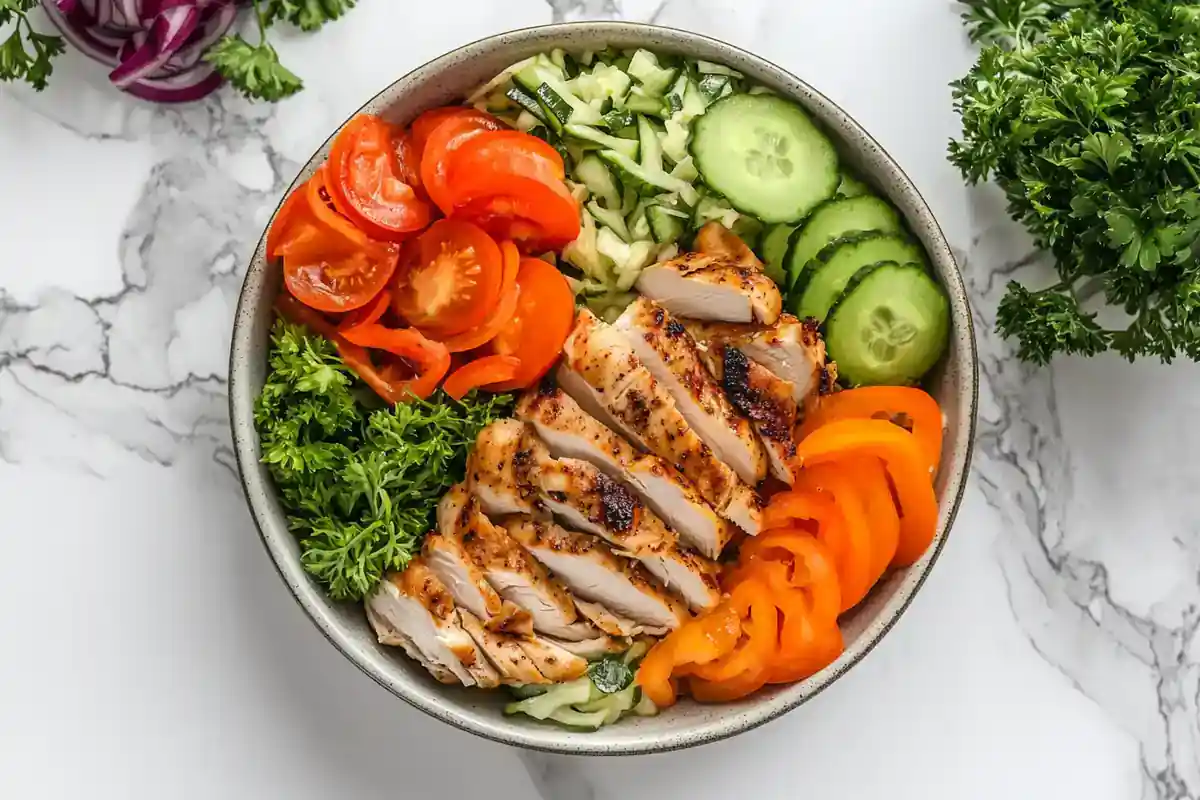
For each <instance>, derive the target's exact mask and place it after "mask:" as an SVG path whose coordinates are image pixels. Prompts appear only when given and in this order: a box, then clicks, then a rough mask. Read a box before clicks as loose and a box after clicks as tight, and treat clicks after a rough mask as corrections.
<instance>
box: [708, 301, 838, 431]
mask: <svg viewBox="0 0 1200 800" xmlns="http://www.w3.org/2000/svg"><path fill="white" fill-rule="evenodd" d="M687 328H688V331H689V332H690V333H691V334H692V336H693V337H695V338H696V340H697V341H699V342H702V343H704V342H707V343H709V344H717V343H724V344H730V345H733V346H734V347H736V348H738V349H739V350H741V351H742V352H743V353H745V354H746V356H747V357H748V358H749V359H750V360H751V361H754V362H756V363H758V364H761V365H762V366H764V367H766V368H767V369H768V370H769V371H770V372H771V373H773V374H774V375H775V376H776V377H778V378H781V379H782V380H785V381H787V382H788V383H790V384H792V397H793V399H795V401H796V403H797V405H799V406H800V407H801V408H804V407H805V403H806V402H808V401H810V400H811V398H812V397H814V396H815V395H817V394H818V392H827V391H828V389H829V386H831V385H832V384H833V380H834V378H835V377H836V372H833V371H832V370H833V369H834V366H833V364H832V362H831V363H829V364H826V362H825V342H824V341H823V340H822V339H821V334H820V332H819V331H818V330H817V323H816V321H815V320H804V321H803V322H801V321H800V320H798V319H796V318H795V317H793V316H792V315H791V314H784V315H783V316H781V317H780V318H779V321H778V322H777V323H775V324H774V325H771V326H769V327H757V326H753V325H714V324H703V323H687Z"/></svg>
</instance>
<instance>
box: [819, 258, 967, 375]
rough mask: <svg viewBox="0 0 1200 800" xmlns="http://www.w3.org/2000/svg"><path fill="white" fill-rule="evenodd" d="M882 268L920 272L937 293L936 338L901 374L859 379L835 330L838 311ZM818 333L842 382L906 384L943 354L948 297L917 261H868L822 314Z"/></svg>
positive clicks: (947, 333) (946, 340)
mask: <svg viewBox="0 0 1200 800" xmlns="http://www.w3.org/2000/svg"><path fill="white" fill-rule="evenodd" d="M883 270H891V271H894V272H897V273H901V272H912V273H913V274H914V275H918V276H920V280H921V281H923V282H925V283H926V285H927V286H931V287H932V288H933V289H934V292H935V294H936V297H937V304H938V308H937V319H936V322H937V328H936V330H935V331H934V334H933V335H934V337H935V338H936V339H937V340H938V341H937V347H936V348H931V349H930V353H929V355H926V356H924V357H922V358H921V359H919V360H918V361H917V364H918V366H916V367H914V368H912V369H910V370H907V371H905V372H904V373H903V374H897V375H892V376H879V375H872V376H870V378H869V379H868V380H866V381H864V380H860V378H861V377H864V376H860V375H857V374H856V373H857V365H856V364H854V363H853V362H854V361H855V359H853V358H851V357H849V356H848V355H847V354H846V352H845V348H844V347H843V344H842V341H841V336H840V335H839V334H838V327H839V326H838V312H839V311H844V310H845V309H846V308H847V307H848V303H851V302H854V299H855V298H854V297H853V295H854V293H855V292H856V291H859V290H861V289H862V288H864V286H863V285H864V284H865V283H867V282H868V281H870V280H871V279H872V278H875V277H878V276H879V275H880V274H882V273H881V271H883ZM821 335H822V337H823V338H824V339H825V346H826V348H827V350H828V353H829V358H830V360H831V361H834V362H836V363H837V365H838V380H839V381H840V382H842V383H843V384H845V385H848V386H851V387H854V386H868V385H900V386H908V385H915V384H917V383H919V382H920V381H921V379H922V378H923V377H924V376H925V375H926V374H928V372H929V371H930V370H931V369H933V367H934V366H936V365H937V363H938V361H940V360H941V359H942V356H943V355H945V352H946V350H947V348H948V347H949V341H950V300H949V298H948V297H947V295H946V290H945V289H944V288H943V287H942V286H941V285H940V284H938V283H937V282H936V281H934V280H933V278H931V277H930V276H929V273H928V271H927V270H926V269H925V268H924V267H923V266H921V265H919V264H897V263H896V262H895V261H883V262H880V263H878V264H871V265H869V266H866V267H863V268H862V269H860V270H859V271H858V272H856V273H855V274H854V277H853V278H851V279H850V281H849V283H847V284H846V288H845V290H844V291H843V292H842V294H841V297H839V298H838V299H837V301H836V302H835V303H834V304H833V305H832V306H831V307H830V309H829V314H828V315H826V317H825V322H824V323H822V325H821Z"/></svg>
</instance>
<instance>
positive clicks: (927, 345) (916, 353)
mask: <svg viewBox="0 0 1200 800" xmlns="http://www.w3.org/2000/svg"><path fill="white" fill-rule="evenodd" d="M949 340H950V302H949V300H948V299H947V298H946V293H945V292H944V291H943V290H942V287H941V286H939V285H938V284H937V283H935V282H934V280H933V279H932V278H930V277H929V274H928V273H927V272H926V271H925V270H924V269H923V268H922V267H920V266H918V265H916V264H905V265H899V264H896V263H895V262H892V261H887V262H884V263H882V264H874V265H872V266H869V267H863V268H862V269H861V270H859V272H858V274H857V275H855V276H854V278H853V279H852V280H851V281H850V283H849V285H847V286H846V290H845V291H844V292H842V296H841V297H840V298H839V299H838V301H837V302H836V303H834V305H833V308H831V309H830V310H829V317H828V318H827V319H826V320H825V344H826V346H827V347H828V348H829V357H830V358H832V359H833V360H834V361H836V362H837V365H838V375H839V376H841V378H842V380H844V381H846V382H847V383H849V384H850V385H851V386H880V385H907V384H911V383H916V382H917V381H919V380H920V379H921V378H922V377H924V375H925V373H927V372H929V370H930V369H932V368H933V366H934V364H936V363H937V362H938V359H939V358H941V356H942V353H944V352H945V350H946V347H947V345H948V343H949Z"/></svg>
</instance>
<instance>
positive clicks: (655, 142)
mask: <svg viewBox="0 0 1200 800" xmlns="http://www.w3.org/2000/svg"><path fill="white" fill-rule="evenodd" d="M637 126H638V140H639V141H640V142H641V145H642V166H643V167H645V168H646V169H647V170H649V171H651V172H662V171H663V160H662V157H663V153H662V142H660V141H659V139H658V131H656V130H655V129H654V126H653V125H651V124H650V120H648V119H646V118H645V117H642V116H639V117H638V120H637Z"/></svg>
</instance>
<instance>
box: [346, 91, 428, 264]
mask: <svg viewBox="0 0 1200 800" xmlns="http://www.w3.org/2000/svg"><path fill="white" fill-rule="evenodd" d="M398 135H400V133H399V132H397V131H395V130H394V129H393V128H392V126H391V125H389V124H388V123H386V122H384V121H383V120H382V119H380V118H379V117H375V116H371V115H369V114H360V115H359V116H357V117H355V118H354V119H352V120H350V121H349V122H348V123H346V125H345V127H343V128H342V130H341V132H340V133H338V135H337V138H336V139H334V141H333V146H332V147H331V148H330V151H329V161H328V163H327V170H328V174H327V176H326V179H327V181H328V185H329V192H330V195H331V197H332V199H333V203H334V205H335V206H336V207H337V209H338V210H339V211H341V212H342V213H343V214H345V215H346V217H348V218H349V219H350V220H351V221H352V222H354V224H355V225H357V226H358V227H359V228H361V229H362V230H363V231H364V232H366V233H367V234H368V235H369V236H371V237H372V238H374V239H381V240H384V241H398V240H401V239H403V238H405V236H406V235H407V234H410V233H413V232H415V231H419V230H421V229H422V228H424V227H425V226H426V225H428V224H429V221H430V220H431V219H432V217H433V209H432V208H431V207H430V205H429V203H427V202H425V201H424V200H423V199H421V198H420V197H418V196H417V193H416V190H415V189H414V188H413V186H412V185H411V183H410V182H411V181H412V180H413V178H412V177H411V172H412V167H411V165H410V164H402V163H401V161H400V159H399V158H398V152H399V151H398V149H397V144H396V138H397V136H398Z"/></svg>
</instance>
